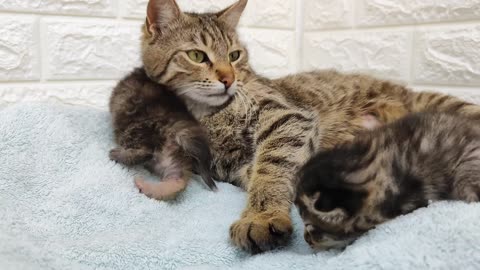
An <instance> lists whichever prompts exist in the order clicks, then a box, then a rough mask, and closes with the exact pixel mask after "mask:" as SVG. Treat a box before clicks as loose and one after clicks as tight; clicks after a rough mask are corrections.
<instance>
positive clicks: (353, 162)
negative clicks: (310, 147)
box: [296, 113, 480, 249]
mask: <svg viewBox="0 0 480 270" xmlns="http://www.w3.org/2000/svg"><path fill="white" fill-rule="evenodd" d="M299 175H300V182H299V184H298V188H297V197H296V204H297V206H298V209H299V211H300V214H301V216H302V218H303V220H304V223H305V235H304V237H305V240H306V241H307V242H308V243H309V244H310V245H311V246H312V247H313V248H315V249H326V248H332V247H343V246H345V245H347V244H349V243H350V242H352V241H353V240H355V239H356V238H357V237H359V236H360V235H362V234H363V233H365V232H366V231H368V230H369V229H371V228H373V227H375V225H377V224H380V223H383V222H386V221H388V220H390V219H392V218H394V217H396V216H399V215H403V214H406V213H409V212H412V211H413V210H415V209H417V208H420V207H424V206H427V205H428V203H429V202H430V201H438V200H463V201H467V202H476V201H478V200H479V196H480V179H479V176H480V127H479V126H477V125H473V123H472V122H471V121H469V120H466V119H464V118H461V117H458V116H453V115H448V114H432V113H417V114H412V115H409V116H407V117H404V118H402V119H400V120H397V121H395V122H394V123H392V124H389V125H386V126H383V127H380V128H378V129H374V130H372V131H368V132H364V133H362V134H360V135H358V136H357V137H356V138H355V139H354V140H353V142H351V143H346V144H343V145H340V146H338V147H335V148H333V149H332V150H327V151H322V152H320V153H318V154H316V155H315V157H314V158H312V159H311V160H310V161H309V162H308V163H307V164H306V165H305V166H304V167H303V168H302V169H301V170H300V172H299Z"/></svg>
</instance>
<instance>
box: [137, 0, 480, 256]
mask: <svg viewBox="0 0 480 270" xmlns="http://www.w3.org/2000/svg"><path fill="white" fill-rule="evenodd" d="M246 5H247V0H239V1H238V2H236V3H234V4H233V5H232V6H230V7H227V8H226V9H225V10H223V11H220V12H217V13H207V14H193V13H183V12H182V11H180V9H179V7H178V5H177V4H176V3H175V0H150V1H149V5H148V10H147V20H146V23H145V26H144V28H143V29H144V34H143V37H142V55H143V63H144V67H145V70H146V71H147V74H148V75H149V77H150V78H151V79H152V80H153V81H155V82H158V83H162V84H165V85H168V86H169V87H171V88H174V89H185V88H186V87H187V88H191V89H197V90H202V91H204V92H205V94H204V95H200V94H198V91H195V92H196V93H197V94H186V95H185V96H183V100H184V101H185V103H186V104H187V106H188V107H189V108H190V110H191V112H193V114H194V115H195V117H197V119H200V120H201V123H202V124H203V125H204V126H205V127H206V128H207V129H208V132H209V136H210V139H211V141H212V149H213V150H212V151H213V155H214V160H213V165H214V172H215V174H216V175H215V176H216V178H217V179H222V180H224V181H228V182H230V183H233V184H236V185H238V186H241V187H243V188H244V189H245V190H247V192H248V202H247V205H246V208H245V210H244V211H243V213H242V215H241V217H240V219H239V220H238V221H237V222H235V223H234V224H233V225H232V226H231V228H230V237H231V240H232V242H233V244H234V245H236V246H238V247H240V248H242V249H245V250H248V251H250V252H261V251H265V250H270V249H273V248H276V247H278V246H281V245H285V244H287V243H288V240H289V238H290V235H291V233H292V221H291V217H290V210H291V207H292V202H293V200H294V197H295V189H296V177H295V175H296V172H297V171H298V169H299V168H300V166H302V165H303V164H304V163H305V162H306V161H307V160H308V159H309V158H310V157H311V156H312V155H313V154H314V153H315V152H317V151H318V150H320V149H327V148H331V147H333V146H335V145H337V144H339V143H343V142H345V141H350V140H352V139H353V138H354V136H355V134H357V132H359V131H361V130H362V129H364V128H363V121H364V118H365V116H366V115H373V116H375V117H376V119H378V121H379V122H381V123H389V122H391V121H393V120H396V119H399V118H400V117H403V116H405V115H406V114H409V113H411V112H419V111H424V110H428V111H432V112H450V113H454V114H460V115H463V116H465V117H468V118H471V119H476V120H479V119H480V107H478V106H475V105H473V104H469V103H466V102H464V101H461V100H459V99H456V98H454V97H451V96H447V95H442V94H437V93H416V92H412V91H411V90H409V89H407V88H406V87H404V86H402V85H398V84H394V83H391V82H388V81H383V80H378V79H375V78H372V77H369V76H364V75H350V74H342V73H338V72H336V71H314V72H309V73H301V74H297V75H292V76H287V77H283V78H280V79H276V80H270V79H267V78H263V77H261V76H259V75H257V74H256V73H255V72H254V71H253V70H252V68H251V67H250V65H249V60H248V52H247V49H246V48H245V46H244V45H243V44H242V43H241V42H240V41H239V39H238V35H237V32H236V30H235V28H236V26H237V24H238V21H239V19H240V16H241V14H242V12H243V10H244V8H245V6H246ZM226 77H227V78H231V79H233V81H234V83H233V84H232V86H231V87H234V86H235V87H234V88H233V89H232V90H231V91H232V92H233V91H234V92H235V99H234V100H233V102H231V103H230V104H228V106H225V108H224V109H223V110H220V111H219V112H217V113H213V112H212V111H211V110H210V109H209V108H211V105H216V106H224V105H225V103H223V104H222V101H224V100H225V102H226V101H227V100H228V97H227V96H226V95H225V96H223V99H220V98H219V99H217V100H215V102H213V101H212V100H210V99H208V95H209V93H210V91H211V89H212V88H215V87H218V85H220V84H221V82H222V81H223V79H224V78H226ZM229 89H230V88H229ZM202 103H203V105H199V104H202Z"/></svg>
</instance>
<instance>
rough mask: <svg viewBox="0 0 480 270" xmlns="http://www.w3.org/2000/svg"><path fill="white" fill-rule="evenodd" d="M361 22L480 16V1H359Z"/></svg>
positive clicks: (399, 22) (391, 22)
mask: <svg viewBox="0 0 480 270" xmlns="http://www.w3.org/2000/svg"><path fill="white" fill-rule="evenodd" d="M357 10H358V15H357V18H358V23H359V24H361V25H388V24H413V23H422V22H438V21H455V20H469V19H475V18H477V19H478V18H480V0H360V1H358V7H357Z"/></svg>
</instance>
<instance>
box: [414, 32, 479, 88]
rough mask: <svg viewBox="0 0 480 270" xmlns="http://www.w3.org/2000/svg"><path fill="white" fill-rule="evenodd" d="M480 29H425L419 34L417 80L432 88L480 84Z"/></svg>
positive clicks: (417, 34)
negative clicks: (445, 85) (433, 86)
mask: <svg viewBox="0 0 480 270" xmlns="http://www.w3.org/2000/svg"><path fill="white" fill-rule="evenodd" d="M479 48H480V25H478V26H468V27H465V28H463V27H458V28H447V29H437V30H432V29H425V30H423V31H422V30H420V31H418V32H417V33H416V34H415V47H414V56H413V59H414V69H413V74H414V80H415V81H416V82H421V83H429V84H450V85H455V84H460V85H462V84H464V85H479V84H480V64H479V63H480V50H479Z"/></svg>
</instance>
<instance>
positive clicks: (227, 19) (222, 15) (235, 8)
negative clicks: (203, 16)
mask: <svg viewBox="0 0 480 270" xmlns="http://www.w3.org/2000/svg"><path fill="white" fill-rule="evenodd" d="M247 2H248V0H239V1H238V2H237V3H235V4H233V5H231V6H230V7H228V8H226V9H224V10H222V11H220V12H219V13H217V16H218V18H219V19H220V20H222V21H223V22H224V23H226V24H227V25H229V26H230V27H232V28H236V27H237V24H238V22H239V21H240V17H241V16H242V13H243V10H244V9H245V7H246V6H247Z"/></svg>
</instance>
